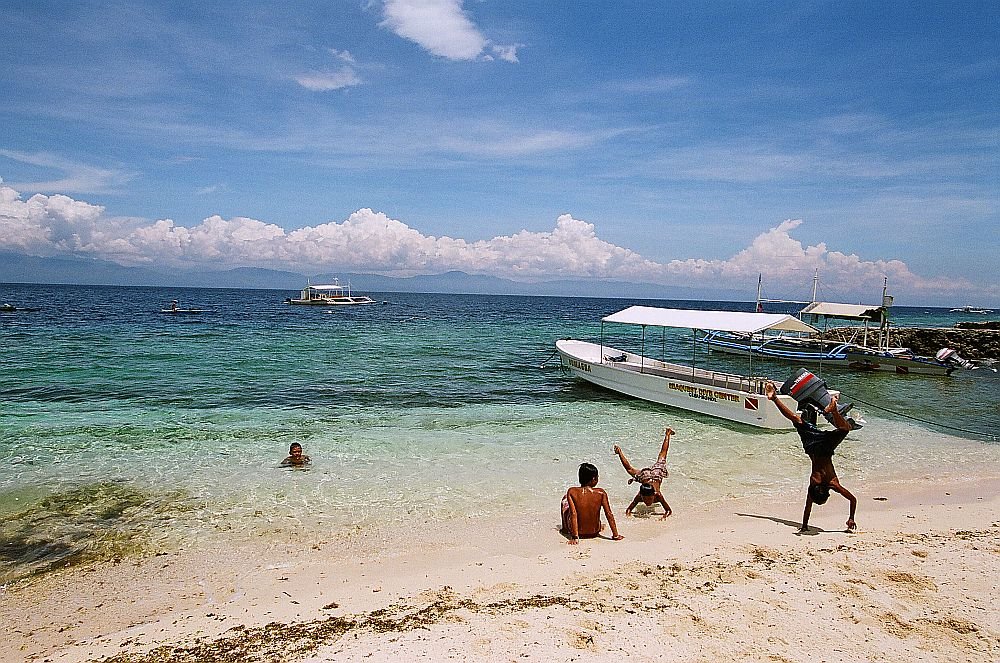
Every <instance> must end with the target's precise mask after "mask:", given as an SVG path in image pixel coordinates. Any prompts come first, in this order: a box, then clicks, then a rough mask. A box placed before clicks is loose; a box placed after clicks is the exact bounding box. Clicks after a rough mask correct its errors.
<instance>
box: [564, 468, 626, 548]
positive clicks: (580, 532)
mask: <svg viewBox="0 0 1000 663" xmlns="http://www.w3.org/2000/svg"><path fill="white" fill-rule="evenodd" d="M579 479H580V485H579V486H573V487H571V488H570V489H569V490H567V491H566V495H565V496H563V498H562V504H561V505H560V506H561V509H560V510H561V512H562V530H561V531H562V533H563V534H565V535H566V536H567V537H569V544H570V545H576V544H578V543H580V539H592V538H594V537H596V536H599V535H600V533H601V530H602V529H604V525H603V524H601V510H602V509H603V510H604V515H605V517H606V518H607V519H608V525H610V526H611V540H612V541H621V540H622V539H624V538H625V537H623V536H622V535H621V534H619V533H618V525H617V524H615V515H614V514H613V513H612V512H611V504H610V502H609V501H608V494H607V493H606V492H604V490H603V489H602V488H598V487H597V480H598V475H597V468H596V467H594V466H593V465H591V464H590V463H581V464H580V470H579Z"/></svg>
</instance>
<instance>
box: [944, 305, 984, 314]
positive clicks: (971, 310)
mask: <svg viewBox="0 0 1000 663" xmlns="http://www.w3.org/2000/svg"><path fill="white" fill-rule="evenodd" d="M992 312H993V309H989V308H979V307H978V306H970V305H968V304H966V305H965V306H959V307H958V308H953V309H951V313H976V314H979V315H986V314H987V313H992Z"/></svg>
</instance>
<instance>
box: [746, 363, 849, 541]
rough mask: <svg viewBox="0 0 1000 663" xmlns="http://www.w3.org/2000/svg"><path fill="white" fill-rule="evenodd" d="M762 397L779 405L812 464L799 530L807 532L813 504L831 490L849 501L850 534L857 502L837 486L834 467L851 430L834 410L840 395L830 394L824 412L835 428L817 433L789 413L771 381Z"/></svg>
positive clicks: (813, 428)
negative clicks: (836, 450) (834, 459)
mask: <svg viewBox="0 0 1000 663" xmlns="http://www.w3.org/2000/svg"><path fill="white" fill-rule="evenodd" d="M764 395H765V396H767V399H768V400H769V401H772V402H773V403H774V404H775V405H776V406H778V411H779V412H781V414H783V415H785V418H786V419H788V420H789V421H791V422H792V425H793V426H795V430H796V431H797V432H798V434H799V439H800V440H802V449H803V451H805V452H806V455H808V456H809V460H811V461H812V471H811V472H810V474H809V488H808V489H807V490H806V508H805V511H803V513H802V528H801V529H800V530H799V531H800V532H808V531H809V514H810V512H811V511H812V505H813V504H826V501H827V500H828V499H829V498H830V491H831V490H832V491H834V492H837V493H840V494H841V495H843V496H844V497H845V498H846V499H847V501H848V502H850V504H851V511H850V514H849V515H848V516H847V531H849V532H850V531H853V530H854V529H855V528H856V527H857V525H856V524H855V523H854V511H855V509H856V508H857V506H858V500H857V498H856V497H854V495H853V494H852V493H851V491H849V490H847V489H846V488H844V487H843V486H841V485H840V479H838V478H837V470H836V469H835V468H834V467H833V452H834V450H835V449H836V448H837V445H839V444H840V443H841V442H843V441H844V438H845V437H847V434H848V433H849V432H850V431H851V423H850V422H849V421H847V420H846V419H845V418H844V415H843V414H842V413H841V412H840V410H839V409H838V408H837V399H838V398H839V396H838V395H837V394H833V395H831V396H830V404H829V405H827V407H826V409H825V410H824V412H826V413H827V414H829V415H830V418H831V419H832V420H833V425H834V426H835V428H834V429H833V430H820V429H819V428H817V427H816V426H815V425H813V424H811V423H809V422H808V421H805V420H803V418H802V417H801V416H799V414H798V413H796V412H792V410H791V409H789V408H788V406H787V405H785V404H784V403H782V402H781V399H779V398H778V391H777V389H776V388H775V386H774V383H773V382H769V383H767V385H765V387H764ZM807 407H808V406H807Z"/></svg>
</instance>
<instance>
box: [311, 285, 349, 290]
mask: <svg viewBox="0 0 1000 663" xmlns="http://www.w3.org/2000/svg"><path fill="white" fill-rule="evenodd" d="M306 290H346V288H345V287H344V286H342V285H307V286H306Z"/></svg>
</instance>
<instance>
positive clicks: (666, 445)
mask: <svg viewBox="0 0 1000 663" xmlns="http://www.w3.org/2000/svg"><path fill="white" fill-rule="evenodd" d="M673 434H674V429H673V428H671V427H670V426H667V427H666V429H665V430H664V431H663V446H661V447H660V455H659V456H658V457H657V460H666V459H667V452H668V451H670V436H671V435H673Z"/></svg>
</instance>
